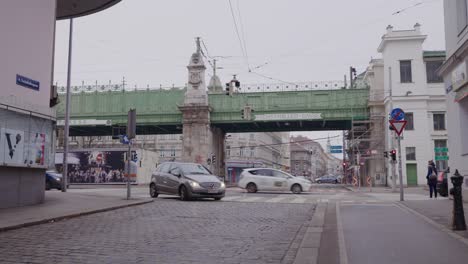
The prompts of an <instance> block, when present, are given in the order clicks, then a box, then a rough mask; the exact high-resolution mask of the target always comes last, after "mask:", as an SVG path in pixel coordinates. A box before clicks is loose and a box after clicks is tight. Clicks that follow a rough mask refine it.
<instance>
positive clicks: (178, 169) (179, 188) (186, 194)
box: [150, 162, 226, 201]
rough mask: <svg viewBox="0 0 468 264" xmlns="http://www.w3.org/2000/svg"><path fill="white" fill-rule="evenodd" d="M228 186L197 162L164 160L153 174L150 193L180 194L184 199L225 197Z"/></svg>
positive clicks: (152, 195)
mask: <svg viewBox="0 0 468 264" xmlns="http://www.w3.org/2000/svg"><path fill="white" fill-rule="evenodd" d="M225 191H226V186H225V184H224V182H222V181H220V180H219V178H218V177H217V176H214V175H212V174H211V172H210V171H209V170H208V169H206V168H205V167H204V166H203V165H201V164H197V163H182V162H164V163H162V164H161V165H159V166H158V167H157V169H156V171H155V172H154V173H153V175H152V176H151V183H150V195H151V197H153V198H155V197H158V195H159V194H160V193H161V194H171V195H178V196H180V199H181V200H183V201H188V200H191V199H193V198H214V199H215V200H216V201H219V200H221V199H222V198H223V197H224V194H225Z"/></svg>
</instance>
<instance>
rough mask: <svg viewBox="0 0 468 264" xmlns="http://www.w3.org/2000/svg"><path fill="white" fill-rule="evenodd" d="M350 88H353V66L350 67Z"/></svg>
mask: <svg viewBox="0 0 468 264" xmlns="http://www.w3.org/2000/svg"><path fill="white" fill-rule="evenodd" d="M349 88H350V89H353V66H350V67H349Z"/></svg>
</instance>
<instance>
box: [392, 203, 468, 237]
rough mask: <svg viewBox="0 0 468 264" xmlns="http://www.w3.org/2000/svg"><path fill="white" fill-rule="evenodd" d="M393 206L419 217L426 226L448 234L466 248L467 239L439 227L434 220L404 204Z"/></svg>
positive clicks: (444, 227)
mask: <svg viewBox="0 0 468 264" xmlns="http://www.w3.org/2000/svg"><path fill="white" fill-rule="evenodd" d="M395 206H396V207H398V208H400V209H401V210H403V211H405V212H407V213H411V214H414V215H416V216H418V217H420V218H421V219H423V220H424V221H425V222H427V223H428V224H430V225H432V226H434V227H436V228H438V229H439V230H441V231H442V232H444V233H446V234H448V235H449V236H451V237H452V238H454V239H456V240H458V241H460V242H461V243H463V244H465V245H466V246H468V239H466V238H464V237H463V236H460V235H459V234H457V233H455V232H453V231H452V230H450V229H448V228H447V227H446V226H444V225H441V224H439V223H437V222H435V221H434V220H432V219H430V218H429V217H427V216H425V215H423V214H421V213H419V212H418V211H416V210H414V209H412V208H410V207H408V206H406V205H405V204H403V203H399V202H397V203H395Z"/></svg>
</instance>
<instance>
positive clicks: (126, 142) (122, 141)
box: [120, 135, 130, 145]
mask: <svg viewBox="0 0 468 264" xmlns="http://www.w3.org/2000/svg"><path fill="white" fill-rule="evenodd" d="M120 143H122V144H125V145H127V144H130V139H128V137H127V135H123V136H121V137H120Z"/></svg>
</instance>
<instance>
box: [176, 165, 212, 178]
mask: <svg viewBox="0 0 468 264" xmlns="http://www.w3.org/2000/svg"><path fill="white" fill-rule="evenodd" d="M180 169H181V170H182V172H183V173H184V174H202V175H210V174H211V173H210V172H209V171H208V170H207V169H206V168H205V167H203V165H201V164H190V163H189V164H180Z"/></svg>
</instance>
